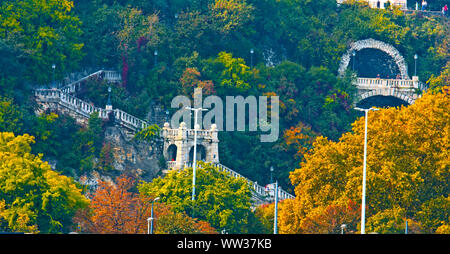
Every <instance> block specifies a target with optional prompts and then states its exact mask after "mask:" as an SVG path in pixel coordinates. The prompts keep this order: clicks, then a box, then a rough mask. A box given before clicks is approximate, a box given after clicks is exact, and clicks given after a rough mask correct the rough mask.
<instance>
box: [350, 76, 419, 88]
mask: <svg viewBox="0 0 450 254" xmlns="http://www.w3.org/2000/svg"><path fill="white" fill-rule="evenodd" d="M356 85H357V86H358V87H359V88H367V89H372V88H386V87H389V88H418V89H421V88H424V86H423V85H422V84H420V82H419V81H414V80H410V79H379V78H357V81H356Z"/></svg>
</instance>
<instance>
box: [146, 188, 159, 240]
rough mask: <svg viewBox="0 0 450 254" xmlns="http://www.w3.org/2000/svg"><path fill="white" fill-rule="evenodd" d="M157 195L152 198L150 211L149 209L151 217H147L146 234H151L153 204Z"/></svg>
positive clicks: (157, 198)
mask: <svg viewBox="0 0 450 254" xmlns="http://www.w3.org/2000/svg"><path fill="white" fill-rule="evenodd" d="M158 200H159V197H156V198H155V199H153V201H152V211H151V215H150V216H151V217H150V218H147V233H148V234H153V220H154V218H153V205H154V204H155V201H158Z"/></svg>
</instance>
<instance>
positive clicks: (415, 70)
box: [414, 54, 419, 76]
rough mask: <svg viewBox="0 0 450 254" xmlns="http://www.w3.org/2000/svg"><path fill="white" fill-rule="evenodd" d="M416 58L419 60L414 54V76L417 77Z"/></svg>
mask: <svg viewBox="0 0 450 254" xmlns="http://www.w3.org/2000/svg"><path fill="white" fill-rule="evenodd" d="M417 58H419V56H418V55H417V54H414V76H417Z"/></svg>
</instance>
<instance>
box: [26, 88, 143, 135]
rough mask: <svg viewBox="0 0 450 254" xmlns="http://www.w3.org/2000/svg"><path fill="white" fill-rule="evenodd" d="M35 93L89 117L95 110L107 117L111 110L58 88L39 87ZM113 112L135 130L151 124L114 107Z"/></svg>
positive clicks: (41, 97)
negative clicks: (96, 105)
mask: <svg viewBox="0 0 450 254" xmlns="http://www.w3.org/2000/svg"><path fill="white" fill-rule="evenodd" d="M34 94H35V96H36V97H38V98H40V99H41V100H42V101H44V102H45V101H52V100H54V101H55V102H57V103H59V104H61V105H63V106H65V107H66V108H68V109H70V110H72V111H75V112H78V113H81V114H82V115H84V116H85V117H89V116H90V115H91V114H92V113H93V112H98V113H99V117H101V118H104V119H107V118H108V113H109V112H111V111H109V110H106V109H103V108H98V107H95V106H94V105H92V104H91V103H88V102H85V101H83V100H80V99H78V98H77V97H75V96H73V95H70V94H68V93H65V92H62V91H61V90H58V89H37V90H35V91H34ZM112 112H113V113H114V117H115V119H116V121H118V123H119V124H121V125H123V126H125V127H128V128H130V129H132V130H134V131H138V130H140V129H144V128H146V127H148V126H149V124H148V123H147V122H146V121H144V120H141V119H139V118H137V117H135V116H132V115H130V114H128V113H126V112H124V111H122V110H120V109H114V110H113V111H112Z"/></svg>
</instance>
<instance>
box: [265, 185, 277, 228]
mask: <svg viewBox="0 0 450 254" xmlns="http://www.w3.org/2000/svg"><path fill="white" fill-rule="evenodd" d="M272 186H274V189H273V192H274V193H273V194H274V197H275V208H274V218H273V233H274V234H278V225H277V224H278V223H277V219H278V181H276V182H275V183H270V184H268V185H266V188H265V192H266V195H271V193H270V189H271V188H270V187H272Z"/></svg>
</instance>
